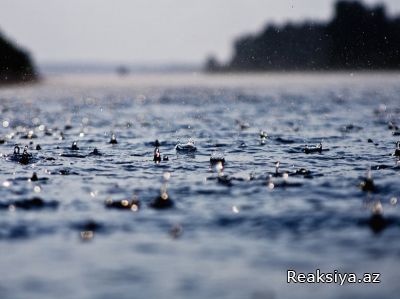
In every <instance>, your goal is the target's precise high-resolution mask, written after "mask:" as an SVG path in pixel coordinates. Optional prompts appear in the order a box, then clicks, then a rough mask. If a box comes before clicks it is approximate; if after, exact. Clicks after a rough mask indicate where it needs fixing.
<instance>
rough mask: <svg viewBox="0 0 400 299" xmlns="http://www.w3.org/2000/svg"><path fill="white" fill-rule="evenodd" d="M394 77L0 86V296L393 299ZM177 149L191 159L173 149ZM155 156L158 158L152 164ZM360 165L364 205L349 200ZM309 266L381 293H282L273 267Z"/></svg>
mask: <svg viewBox="0 0 400 299" xmlns="http://www.w3.org/2000/svg"><path fill="white" fill-rule="evenodd" d="M399 79H400V77H399V75H397V74H371V75H368V74H364V75H360V74H359V75H357V74H356V75H353V76H349V75H348V74H334V75H329V74H325V75H322V74H320V75H308V74H297V75H284V74H280V75H267V76H261V75H259V76H251V75H249V76H243V77H240V76H226V77H219V76H209V77H204V76H200V75H187V76H178V75H175V76H161V77H152V76H147V77H146V76H135V77H126V78H114V77H108V78H105V77H65V78H63V77H62V78H55V79H52V80H49V81H47V82H44V83H43V84H41V85H36V86H31V87H25V88H16V87H13V88H10V89H2V90H0V99H1V101H0V111H1V117H0V121H1V123H0V124H1V128H0V139H1V140H3V141H4V142H0V153H1V160H0V163H1V169H2V171H1V174H0V183H1V186H0V248H1V257H0V269H1V270H0V274H1V277H2V278H1V279H0V297H1V298H54V297H56V296H57V297H59V298H71V297H73V298H133V297H135V298H156V297H164V298H205V297H210V298H289V297H291V298H305V297H311V298H319V297H324V298H339V297H340V298H345V297H346V296H347V297H346V298H350V297H351V298H354V296H356V297H357V296H360V297H362V298H376V297H379V298H392V297H393V296H394V295H395V294H397V293H398V291H400V290H399V288H398V283H397V281H396V277H397V268H398V266H399V262H398V258H399V254H400V245H399V242H398V240H399V237H400V229H399V228H400V212H399V209H398V206H397V199H398V198H399V197H400V185H399V170H400V164H399V163H398V157H395V156H393V155H392V154H393V153H394V152H395V148H396V146H395V142H396V141H398V136H394V135H393V132H394V131H396V128H395V126H394V125H393V124H398V125H400V110H399V95H400V85H399V81H400V80H399ZM390 123H391V124H390ZM261 130H263V131H264V133H263V134H261V136H260V131H261ZM113 136H114V137H113ZM189 138H193V140H194V141H195V146H196V148H197V151H195V152H192V151H189V152H184V151H183V152H182V151H181V152H177V151H176V150H175V145H176V144H177V143H178V142H181V143H186V142H187V140H189ZM155 140H158V142H157V143H156V142H155ZM369 140H370V141H369ZM75 141H76V142H77V143H76V147H73V148H72V146H71V144H73V142H75ZM319 143H322V145H323V150H321V151H319V150H318V149H316V148H314V147H315V146H318V144H319ZM15 144H19V145H20V147H21V148H23V147H24V146H25V145H28V147H29V154H30V157H29V163H26V164H27V165H23V164H21V163H19V161H18V159H17V160H16V159H15V157H13V149H14V145H15ZM37 145H40V147H37ZM306 145H307V148H306ZM155 146H158V147H159V151H160V154H161V156H164V155H166V156H168V158H169V159H168V161H164V160H161V161H159V163H155V162H154V161H153V158H154V147H155ZM95 149H96V151H95ZM314 149H316V150H314ZM212 156H213V157H214V158H215V157H219V160H218V159H217V160H215V159H214V161H213V160H212V161H211V162H213V163H211V164H210V157H212ZM222 157H223V158H224V160H223V162H224V163H223V165H222V163H221V161H222ZM277 161H279V162H280V163H279V169H278V170H276V169H275V166H276V163H277ZM157 162H158V161H157ZM218 163H219V164H218ZM220 164H221V165H220ZM368 168H371V173H372V177H373V181H374V186H376V190H374V191H375V192H368V190H367V191H363V190H362V188H360V183H361V182H362V181H363V180H365V177H366V172H367V169H368ZM34 172H36V173H37V180H36V178H34V179H33V180H32V174H33V173H34ZM166 174H169V175H170V177H169V176H168V175H166ZM371 191H372V190H371ZM165 197H166V198H167V200H170V201H171V203H173V204H171V205H170V206H169V205H168V208H163V209H159V207H160V205H159V204H162V205H164V202H163V201H162V200H163V199H164V198H165ZM160 200H161V203H160V202H157V201H160ZM155 203H158V204H155ZM378 204H379V205H380V207H379V209H380V210H379V211H378V212H379V215H380V216H379V217H382V219H377V218H376V215H375V216H374V214H373V212H374V211H375V210H376V207H377V205H378ZM374 209H375V210H374ZM375 212H376V211H375ZM382 213H383V214H382ZM382 215H383V216H382ZM374 217H375V218H374ZM382 221H383V222H382ZM316 268H320V269H322V270H324V271H333V270H335V269H337V270H340V271H341V272H345V271H349V272H356V273H359V274H361V273H363V272H382V283H381V284H380V285H347V286H342V287H340V286H336V285H331V286H327V285H319V286H316V285H287V284H286V272H285V271H286V270H287V269H296V270H298V271H314V270H315V269H316Z"/></svg>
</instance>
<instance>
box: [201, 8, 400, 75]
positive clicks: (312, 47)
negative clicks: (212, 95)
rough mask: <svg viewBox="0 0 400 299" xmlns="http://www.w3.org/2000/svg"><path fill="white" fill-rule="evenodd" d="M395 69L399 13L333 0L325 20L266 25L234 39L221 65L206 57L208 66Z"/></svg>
mask: <svg viewBox="0 0 400 299" xmlns="http://www.w3.org/2000/svg"><path fill="white" fill-rule="evenodd" d="M340 69H360V70H368V69H400V17H396V18H389V17H388V16H387V15H386V11H385V7H384V6H383V5H379V6H376V7H372V8H369V7H366V6H364V5H363V4H361V3H360V2H352V1H338V2H336V4H335V14H334V17H333V19H332V20H330V21H329V22H328V23H315V22H306V23H303V24H296V25H294V24H286V25H284V26H282V27H276V26H273V25H268V26H266V28H265V30H263V31H262V32H261V34H259V35H255V36H253V35H248V36H244V37H242V38H240V39H238V40H237V41H236V42H235V47H234V55H233V57H232V59H231V61H229V62H228V63H227V64H226V65H222V64H220V63H219V62H218V61H217V60H216V59H215V58H213V57H211V58H209V59H208V61H207V63H206V70H208V71H263V70H340Z"/></svg>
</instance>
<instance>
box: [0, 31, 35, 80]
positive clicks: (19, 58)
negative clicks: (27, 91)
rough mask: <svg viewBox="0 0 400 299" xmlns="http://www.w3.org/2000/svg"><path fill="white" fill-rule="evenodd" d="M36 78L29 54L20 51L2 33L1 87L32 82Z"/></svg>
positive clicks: (0, 45) (0, 49)
mask: <svg viewBox="0 0 400 299" xmlns="http://www.w3.org/2000/svg"><path fill="white" fill-rule="evenodd" d="M36 78H37V76H36V73H35V69H34V66H33V63H32V61H31V59H30V56H29V54H28V53H26V52H25V51H23V50H21V49H18V48H17V47H16V46H15V45H13V44H12V43H11V42H10V41H9V40H7V39H6V38H5V37H4V36H2V34H1V32H0V85H1V84H6V83H19V82H26V81H32V80H35V79H36Z"/></svg>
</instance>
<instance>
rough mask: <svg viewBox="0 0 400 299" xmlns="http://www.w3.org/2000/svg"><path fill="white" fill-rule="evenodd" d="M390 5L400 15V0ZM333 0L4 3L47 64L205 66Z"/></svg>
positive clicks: (0, 17) (1, 11)
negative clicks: (245, 40) (250, 35)
mask: <svg viewBox="0 0 400 299" xmlns="http://www.w3.org/2000/svg"><path fill="white" fill-rule="evenodd" d="M364 2H367V3H377V2H384V3H385V4H386V6H387V8H388V11H389V12H390V13H391V14H394V13H400V0H386V1H375V0H365V1H364ZM332 3H333V1H332V0H301V1H300V0H157V1H156V0H0V29H1V30H2V31H3V33H5V34H6V35H7V36H9V37H12V39H14V40H15V41H17V42H18V43H19V44H21V45H23V46H25V47H26V48H28V49H29V50H30V51H31V53H32V54H33V55H34V58H35V60H36V61H38V62H39V63H43V62H68V61H76V62H126V63H136V64H149V63H150V64H158V63H169V62H175V63H176V62H184V63H201V62H202V61H204V59H205V57H206V56H207V55H208V54H216V56H217V57H219V58H220V59H227V58H228V57H229V55H230V54H231V46H232V40H233V39H234V38H235V37H238V36H240V35H241V34H242V33H244V32H256V31H258V30H260V29H261V28H262V27H263V26H264V24H265V23H266V22H267V21H268V22H271V21H273V22H277V23H282V22H283V21H286V20H300V19H304V18H308V19H319V20H321V19H328V18H329V17H330V16H331V13H332Z"/></svg>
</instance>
